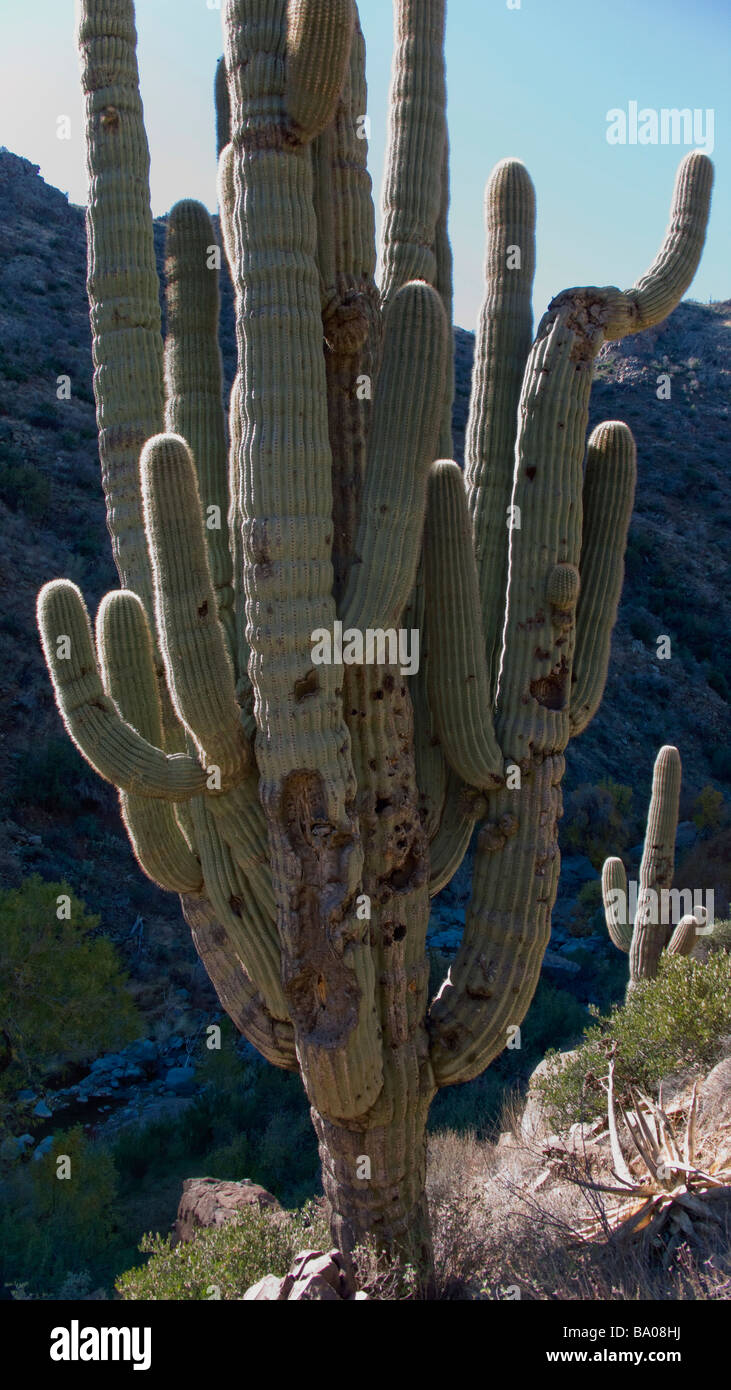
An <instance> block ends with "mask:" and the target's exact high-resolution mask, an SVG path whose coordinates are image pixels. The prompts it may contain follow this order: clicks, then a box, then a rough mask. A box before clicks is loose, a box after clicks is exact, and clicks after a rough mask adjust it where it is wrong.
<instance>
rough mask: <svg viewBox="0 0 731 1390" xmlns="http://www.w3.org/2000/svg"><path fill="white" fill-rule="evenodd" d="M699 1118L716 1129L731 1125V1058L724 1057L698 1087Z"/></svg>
mask: <svg viewBox="0 0 731 1390" xmlns="http://www.w3.org/2000/svg"><path fill="white" fill-rule="evenodd" d="M698 1116H699V1119H700V1120H702V1121H703V1122H704V1123H706V1122H708V1121H712V1122H713V1125H714V1127H720V1126H721V1125H724V1124H729V1123H731V1057H724V1059H723V1061H722V1062H719V1063H718V1065H717V1066H715V1067H714V1068H713V1071H710V1072H709V1073H708V1076H707V1077H706V1078H705V1080H704V1081H702V1082H701V1084H700V1086H699V1087H698Z"/></svg>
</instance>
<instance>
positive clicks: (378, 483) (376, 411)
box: [342, 281, 447, 630]
mask: <svg viewBox="0 0 731 1390" xmlns="http://www.w3.org/2000/svg"><path fill="white" fill-rule="evenodd" d="M446 364H447V324H446V319H445V316H444V308H443V306H442V301H441V298H440V296H439V294H438V293H437V291H436V290H434V289H432V288H431V287H430V286H429V285H425V284H422V283H420V282H418V281H415V282H414V283H413V284H409V285H405V286H404V287H403V289H401V290H399V292H398V294H396V295H395V296H394V298H393V301H392V302H391V304H390V305H389V308H388V312H387V314H386V328H385V341H384V351H383V362H382V365H381V370H380V373H379V376H378V385H377V388H376V398H375V401H374V408H373V423H372V426H371V434H370V438H369V441H368V467H367V471H366V478H365V484H364V487H363V495H362V500H361V516H360V525H359V529H358V536H357V540H356V545H355V559H354V562H353V567H352V569H351V574H350V580H349V583H348V588H347V590H346V593H345V597H344V600H343V605H342V618H343V627H344V628H359V629H361V630H365V629H367V628H369V627H370V628H378V627H394V626H396V625H397V624H398V622H399V620H400V617H401V614H402V613H403V610H404V607H405V606H406V603H407V601H408V598H409V594H410V593H411V591H412V589H413V585H414V580H415V578H416V570H417V565H418V561H419V552H420V548H421V538H422V528H423V520H424V512H425V508H426V489H427V475H428V470H429V468H430V466H431V464H432V461H433V459H434V451H435V449H436V446H437V442H438V437H439V427H440V422H441V411H442V400H441V390H442V383H443V380H444V371H445V369H446Z"/></svg>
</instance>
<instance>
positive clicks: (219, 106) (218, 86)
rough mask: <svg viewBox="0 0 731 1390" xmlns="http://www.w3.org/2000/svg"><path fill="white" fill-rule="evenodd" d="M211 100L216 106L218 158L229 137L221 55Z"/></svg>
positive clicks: (229, 120) (229, 119)
mask: <svg viewBox="0 0 731 1390" xmlns="http://www.w3.org/2000/svg"><path fill="white" fill-rule="evenodd" d="M213 100H214V103H215V107H216V158H217V159H220V157H221V151H222V150H223V149H224V147H225V146H226V145H227V144H228V143H229V140H230V139H231V103H230V101H229V98H228V78H227V76H226V61H225V59H224V57H223V55H221V57H220V58H219V60H218V62H217V63H216V77H215V80H214V84H213Z"/></svg>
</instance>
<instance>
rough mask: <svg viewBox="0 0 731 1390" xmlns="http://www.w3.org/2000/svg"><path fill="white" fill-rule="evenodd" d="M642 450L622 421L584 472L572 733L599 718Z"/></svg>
mask: <svg viewBox="0 0 731 1390" xmlns="http://www.w3.org/2000/svg"><path fill="white" fill-rule="evenodd" d="M636 460H637V450H636V448H635V442H634V439H633V438H632V433H631V431H630V430H628V428H627V426H626V425H624V424H622V423H621V422H620V421H616V420H611V421H606V422H605V423H604V424H602V425H597V427H596V429H595V430H594V431H593V432H592V434H591V437H590V439H589V447H588V451H587V458H586V468H585V471H584V490H583V512H584V516H583V530H582V537H581V561H580V564H579V573H580V575H581V593H580V595H579V602H578V606H577V610H576V651H575V654H574V671H573V677H572V690H571V713H570V721H571V733H572V736H574V737H575V736H576V735H577V734H580V733H581V732H582V730H583V729H585V728H586V726H587V724H588V723H589V722H590V720H592V719H593V718H594V715H595V714H596V711H597V709H598V708H599V704H600V701H601V698H602V695H603V693H604V686H605V684H606V679H607V671H608V670H609V654H610V647H611V637H612V628H613V627H614V624H615V621H616V617H617V608H618V606H619V599H620V595H621V592H622V581H623V579H624V553H625V549H626V545H627V533H628V530H629V523H630V517H631V515H632V506H633V502H634V494H635V483H636V479H637V462H636Z"/></svg>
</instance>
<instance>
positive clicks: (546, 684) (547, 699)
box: [530, 656, 569, 710]
mask: <svg viewBox="0 0 731 1390" xmlns="http://www.w3.org/2000/svg"><path fill="white" fill-rule="evenodd" d="M568 683H569V682H568V662H567V660H566V657H565V656H563V657H562V658H561V664H560V665H559V666H558V667H557V668H556V670H554V671H551V672H549V674H548V675H547V676H539V677H538V679H537V680H534V681H531V683H530V693H531V695H532V696H533V699H534V700H537V701H538V704H539V705H543V708H544V709H556V710H558V709H565V708H566V704H567V699H568Z"/></svg>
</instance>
